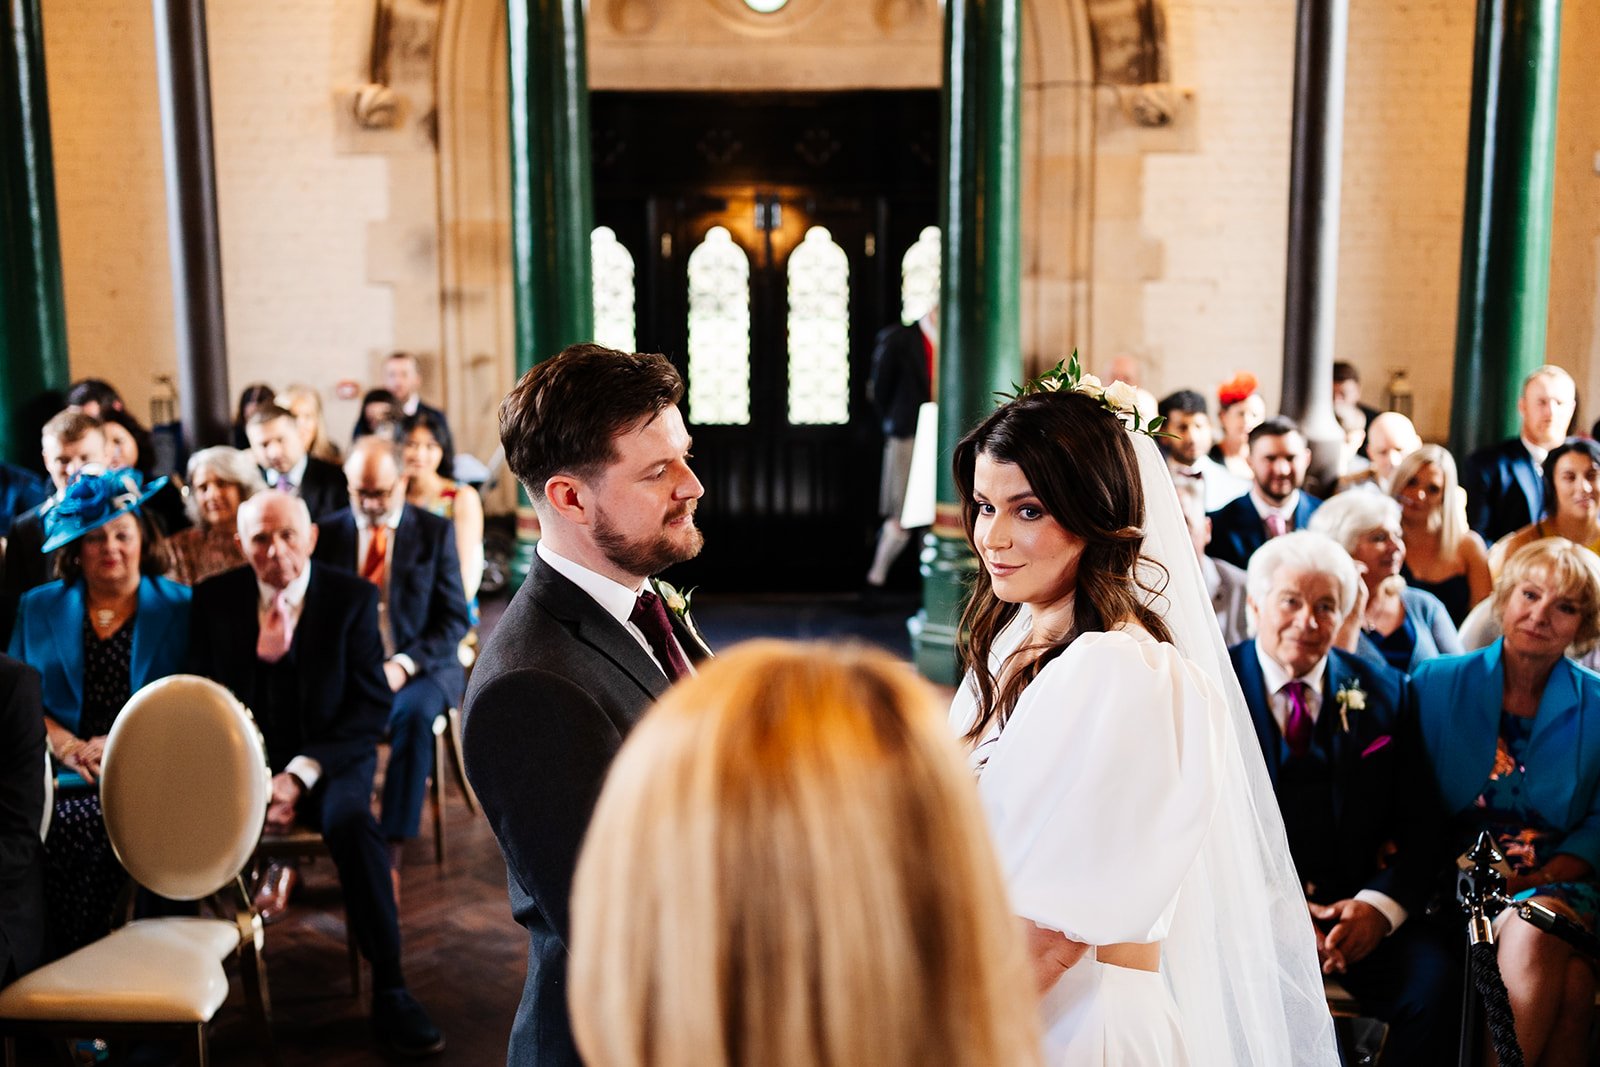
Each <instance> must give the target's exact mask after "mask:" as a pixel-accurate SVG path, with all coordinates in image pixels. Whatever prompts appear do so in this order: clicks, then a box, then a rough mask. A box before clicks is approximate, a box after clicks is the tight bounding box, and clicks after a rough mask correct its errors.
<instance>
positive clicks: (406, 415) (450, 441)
mask: <svg viewBox="0 0 1600 1067" xmlns="http://www.w3.org/2000/svg"><path fill="white" fill-rule="evenodd" d="M383 386H384V389H385V390H386V391H387V392H388V394H389V402H390V404H391V405H393V410H392V411H391V413H390V417H391V418H392V419H393V420H394V421H395V422H402V423H403V422H404V421H405V420H407V419H413V418H416V416H417V414H418V413H419V412H423V411H425V412H427V413H428V414H429V415H431V416H433V419H434V424H435V425H436V426H438V427H439V435H440V439H441V440H442V441H443V443H444V444H446V445H447V446H449V449H450V451H451V452H454V451H455V439H454V437H452V435H451V433H450V423H449V421H448V420H447V419H446V418H445V417H444V412H442V411H440V410H439V409H438V408H435V407H429V406H428V405H427V404H425V403H423V400H422V361H421V360H419V359H418V358H417V357H416V356H415V355H413V354H411V353H410V352H394V353H391V354H390V355H389V358H388V359H385V360H384V361H383ZM367 395H368V397H371V396H372V394H371V393H368V394H367ZM376 428H377V423H376V422H372V421H369V419H368V418H367V401H366V400H363V401H362V404H361V418H359V419H358V420H356V426H355V430H354V431H353V432H352V433H351V435H350V436H351V439H352V440H353V439H355V438H357V437H362V436H365V435H366V434H370V433H372V432H373V431H374V430H375V429H376Z"/></svg>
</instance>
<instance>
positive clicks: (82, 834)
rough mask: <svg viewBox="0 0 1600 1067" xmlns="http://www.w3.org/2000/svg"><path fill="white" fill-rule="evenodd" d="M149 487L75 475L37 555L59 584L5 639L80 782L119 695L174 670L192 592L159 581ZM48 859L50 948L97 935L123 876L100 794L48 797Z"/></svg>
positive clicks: (34, 595) (27, 609) (28, 602)
mask: <svg viewBox="0 0 1600 1067" xmlns="http://www.w3.org/2000/svg"><path fill="white" fill-rule="evenodd" d="M158 488H159V486H158V485H148V486H147V485H144V484H143V483H142V481H141V479H140V478H139V474H138V472H137V471H111V472H107V473H105V474H94V473H91V472H84V473H82V474H80V475H79V476H78V477H77V478H76V479H74V481H73V482H72V484H71V485H69V486H68V487H67V491H66V493H65V495H64V496H63V497H62V498H61V500H60V501H58V502H57V503H56V505H55V506H54V507H52V508H51V509H50V510H49V511H47V512H46V513H45V529H46V532H47V534H48V537H47V539H46V541H45V543H44V548H45V551H47V552H54V551H56V550H57V549H60V551H61V554H60V557H59V559H58V561H57V563H58V566H59V568H60V571H61V578H60V580H58V581H54V582H50V583H49V584H47V585H42V586H39V587H38V588H36V589H33V590H30V591H29V592H28V593H27V594H26V595H25V596H23V598H22V604H21V608H20V610H19V611H18V613H17V625H16V629H15V631H13V633H12V635H11V655H13V656H15V657H16V658H17V659H20V660H22V661H23V662H25V663H27V664H28V665H29V666H30V667H33V668H34V669H35V670H37V671H38V672H39V674H40V675H41V676H42V684H43V690H42V693H43V703H44V716H45V717H44V726H45V732H46V734H47V736H48V739H49V744H50V751H51V753H52V754H53V755H54V756H55V759H56V762H57V763H59V764H60V765H61V767H62V768H63V769H65V770H67V771H70V772H74V773H76V774H78V775H80V776H81V777H82V778H83V780H84V782H86V783H88V784H89V785H93V784H94V782H95V781H96V780H97V779H98V778H99V777H100V759H101V755H102V753H103V752H104V751H105V745H106V735H107V734H108V733H109V732H110V731H111V723H112V720H113V719H115V718H116V716H117V714H118V713H119V712H120V711H121V710H122V706H123V705H124V704H126V703H127V702H128V698H129V697H131V696H132V695H133V694H134V693H136V692H138V691H139V690H140V689H141V688H143V687H144V686H145V685H147V684H148V683H150V682H153V681H155V680H156V679H158V678H164V677H166V676H167V675H169V674H175V673H177V672H178V671H180V670H182V669H183V655H184V653H183V650H184V647H185V645H186V644H187V643H188V639H189V590H188V589H186V588H185V587H183V586H181V585H179V584H178V583H176V582H172V581H168V580H167V579H165V578H162V577H160V574H161V572H162V570H163V569H164V565H165V559H166V556H165V553H164V551H163V547H162V543H161V536H160V534H159V533H158V532H157V531H156V529H155V526H154V524H153V523H151V522H150V520H149V517H148V516H147V515H145V513H144V511H143V508H144V506H145V505H146V504H148V503H149V501H150V498H151V497H152V496H153V495H154V493H155V490H157V489H158ZM45 859H46V863H45V894H46V902H47V906H48V911H49V918H50V922H49V927H50V933H51V935H52V939H53V943H54V948H55V950H56V951H57V952H61V953H66V952H70V951H72V950H73V949H76V948H79V947H81V946H83V945H86V944H88V943H89V942H90V941H93V940H95V939H96V938H99V937H103V936H104V935H105V934H106V932H107V931H108V930H110V928H111V917H112V916H111V913H112V909H113V906H114V905H115V903H116V900H117V895H118V894H119V893H120V892H121V890H122V887H123V885H124V884H125V883H126V881H127V874H126V872H125V871H123V869H122V865H121V864H120V863H118V862H117V858H116V856H115V855H113V854H112V851H111V844H110V842H109V841H108V840H107V839H106V833H105V825H104V823H103V822H102V821H101V818H100V797H99V795H98V794H97V793H95V792H93V791H89V792H81V791H73V792H68V791H63V792H62V794H61V795H59V796H58V797H57V798H56V805H55V814H54V817H53V819H52V821H51V825H50V838H49V840H48V841H46V842H45Z"/></svg>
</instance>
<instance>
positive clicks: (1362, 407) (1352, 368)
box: [1333, 359, 1381, 459]
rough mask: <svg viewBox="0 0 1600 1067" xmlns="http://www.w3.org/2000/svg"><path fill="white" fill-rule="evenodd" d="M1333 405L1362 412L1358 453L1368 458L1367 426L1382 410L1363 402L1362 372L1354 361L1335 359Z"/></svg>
mask: <svg viewBox="0 0 1600 1067" xmlns="http://www.w3.org/2000/svg"><path fill="white" fill-rule="evenodd" d="M1333 406H1334V408H1335V410H1338V409H1341V408H1343V409H1353V410H1355V411H1357V412H1359V413H1360V415H1361V436H1362V440H1363V446H1362V448H1361V449H1360V451H1359V452H1358V453H1357V454H1358V455H1360V456H1361V458H1362V459H1366V458H1367V449H1366V447H1365V439H1366V432H1367V427H1368V426H1371V425H1372V420H1373V419H1375V418H1377V417H1378V416H1379V415H1380V414H1381V412H1379V411H1378V409H1377V408H1374V407H1368V406H1367V405H1366V404H1363V403H1362V402H1361V372H1360V371H1359V370H1357V369H1356V365H1355V364H1354V363H1350V362H1348V361H1346V360H1342V359H1340V360H1335V361H1334V364H1333ZM1341 422H1342V420H1341Z"/></svg>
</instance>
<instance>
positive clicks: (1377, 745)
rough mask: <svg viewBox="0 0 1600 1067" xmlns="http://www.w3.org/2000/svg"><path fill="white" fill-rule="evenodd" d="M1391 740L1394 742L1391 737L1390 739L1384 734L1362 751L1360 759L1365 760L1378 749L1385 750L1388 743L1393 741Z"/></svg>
mask: <svg viewBox="0 0 1600 1067" xmlns="http://www.w3.org/2000/svg"><path fill="white" fill-rule="evenodd" d="M1393 740H1394V738H1393V737H1391V736H1390V735H1388V734H1384V735H1383V736H1382V737H1380V738H1378V739H1377V740H1376V741H1373V742H1372V744H1370V745H1368V746H1367V747H1366V748H1364V749H1362V751H1361V758H1362V759H1366V758H1367V757H1368V756H1370V755H1372V754H1373V753H1374V752H1377V751H1378V750H1379V749H1382V748H1386V747H1387V746H1388V744H1389V742H1390V741H1393Z"/></svg>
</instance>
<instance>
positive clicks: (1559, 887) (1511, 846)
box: [1414, 537, 1600, 1064]
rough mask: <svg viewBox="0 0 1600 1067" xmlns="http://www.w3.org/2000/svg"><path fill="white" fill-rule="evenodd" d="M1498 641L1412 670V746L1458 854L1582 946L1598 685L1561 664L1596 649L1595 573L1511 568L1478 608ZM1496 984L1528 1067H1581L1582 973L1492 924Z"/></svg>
mask: <svg viewBox="0 0 1600 1067" xmlns="http://www.w3.org/2000/svg"><path fill="white" fill-rule="evenodd" d="M1490 603H1491V605H1492V611H1493V613H1494V614H1495V615H1496V616H1497V617H1498V618H1499V621H1500V628H1501V630H1502V632H1503V633H1504V635H1505V636H1504V637H1503V638H1502V639H1500V640H1497V641H1495V642H1494V643H1493V644H1491V645H1489V646H1488V647H1487V648H1484V649H1480V650H1479V651H1476V652H1470V653H1468V654H1466V655H1464V656H1447V657H1443V658H1441V659H1436V660H1433V661H1432V662H1429V663H1426V664H1423V665H1422V666H1421V667H1419V668H1418V670H1417V673H1416V676H1415V679H1414V685H1415V688H1416V691H1417V696H1418V702H1419V706H1420V709H1421V725H1422V736H1423V741H1424V744H1425V745H1426V749H1427V753H1428V756H1429V758H1430V760H1431V761H1432V765H1433V770H1434V774H1435V776H1436V778H1437V782H1438V786H1439V792H1440V794H1441V796H1442V797H1443V801H1444V806H1445V809H1446V810H1447V811H1448V812H1449V813H1450V814H1451V815H1453V816H1454V818H1455V820H1456V826H1457V830H1458V834H1457V838H1456V840H1457V843H1458V844H1459V845H1461V846H1463V847H1465V846H1466V845H1469V844H1470V843H1471V842H1472V841H1473V840H1474V839H1475V838H1476V837H1477V835H1478V833H1479V832H1480V831H1482V830H1488V831H1489V832H1490V833H1491V834H1493V835H1494V837H1495V839H1496V840H1497V842H1498V844H1499V847H1500V850H1501V852H1502V853H1504V855H1505V857H1506V859H1507V861H1508V862H1509V863H1510V865H1511V876H1510V878H1509V879H1508V885H1507V888H1508V890H1509V891H1510V892H1511V893H1512V894H1513V895H1514V896H1515V897H1516V898H1517V899H1519V900H1522V899H1529V898H1533V899H1536V900H1538V902H1539V903H1540V904H1543V905H1545V906H1546V907H1548V908H1550V909H1552V910H1553V911H1556V912H1558V913H1560V914H1562V915H1564V916H1566V917H1567V918H1569V919H1572V920H1574V921H1576V922H1578V923H1580V924H1582V925H1583V926H1584V927H1585V928H1586V929H1588V930H1590V931H1591V932H1592V931H1593V930H1594V929H1595V925H1596V917H1597V914H1600V881H1597V879H1596V868H1597V866H1600V675H1596V674H1594V673H1593V672H1591V671H1589V670H1586V669H1584V668H1583V667H1580V666H1578V665H1577V664H1575V663H1573V662H1571V661H1570V660H1569V659H1568V658H1567V653H1568V650H1569V649H1572V650H1575V651H1580V652H1581V651H1584V650H1585V649H1587V648H1589V647H1592V646H1593V645H1594V644H1595V641H1596V638H1597V636H1600V560H1596V558H1595V556H1594V554H1593V553H1591V552H1588V551H1586V550H1584V549H1582V548H1580V547H1578V546H1577V545H1575V544H1573V543H1572V542H1570V541H1568V540H1565V539H1562V538H1559V537H1549V538H1545V539H1543V540H1539V541H1535V542H1534V543H1533V544H1531V545H1529V546H1528V547H1526V548H1524V549H1523V550H1522V551H1520V552H1518V553H1517V554H1516V555H1515V556H1513V557H1512V558H1511V559H1510V560H1509V561H1508V562H1507V564H1506V567H1505V570H1504V571H1502V572H1501V574H1500V576H1499V578H1498V579H1497V580H1496V582H1495V587H1494V596H1493V598H1492V600H1491V601H1490ZM1496 930H1497V934H1496V939H1497V942H1498V957H1499V963H1500V972H1501V974H1502V975H1503V977H1504V978H1505V984H1506V989H1507V990H1508V991H1509V992H1510V995H1511V1011H1512V1015H1513V1017H1514V1019H1515V1023H1516V1034H1517V1041H1518V1043H1519V1044H1520V1045H1521V1046H1522V1052H1523V1056H1524V1058H1525V1060H1526V1062H1528V1063H1552V1064H1557V1063H1559V1064H1577V1063H1584V1062H1586V1049H1587V1045H1588V1040H1589V1030H1590V1026H1591V1023H1592V1019H1593V1012H1594V991H1595V976H1594V971H1593V970H1592V964H1591V963H1590V961H1588V960H1587V959H1585V958H1584V957H1583V955H1582V954H1581V953H1580V952H1578V951H1577V950H1575V949H1573V948H1572V947H1571V946H1569V945H1568V944H1567V943H1566V942H1565V941H1562V940H1561V939H1560V938H1557V937H1555V936H1554V935H1551V934H1547V933H1545V932H1544V931H1542V930H1539V929H1538V928H1536V927H1534V926H1533V925H1531V924H1529V923H1526V922H1523V921H1521V920H1520V919H1516V918H1513V917H1511V916H1510V913H1507V914H1506V915H1503V916H1502V917H1501V921H1500V922H1499V923H1498V924H1497V927H1496Z"/></svg>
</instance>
